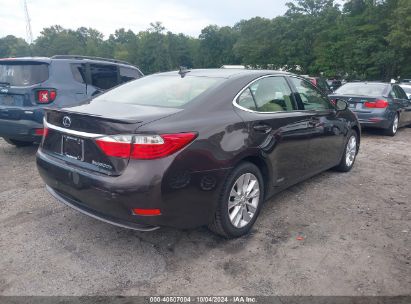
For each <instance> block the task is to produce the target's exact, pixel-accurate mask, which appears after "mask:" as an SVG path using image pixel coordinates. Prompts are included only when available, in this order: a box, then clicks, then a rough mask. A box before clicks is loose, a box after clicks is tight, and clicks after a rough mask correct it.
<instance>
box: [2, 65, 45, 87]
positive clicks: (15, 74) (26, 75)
mask: <svg viewBox="0 0 411 304" xmlns="http://www.w3.org/2000/svg"><path fill="white" fill-rule="evenodd" d="M48 78H49V68H48V64H46V63H35V62H33V63H32V62H30V63H26V62H25V63H17V62H16V63H14V62H13V63H10V62H0V84H7V85H11V86H29V85H33V84H37V83H41V82H43V81H46V80H47V79H48Z"/></svg>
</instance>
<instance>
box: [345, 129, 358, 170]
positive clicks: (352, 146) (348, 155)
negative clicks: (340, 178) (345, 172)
mask: <svg viewBox="0 0 411 304" xmlns="http://www.w3.org/2000/svg"><path fill="white" fill-rule="evenodd" d="M356 153H357V138H356V137H355V136H354V135H352V136H351V137H350V139H349V140H348V143H347V148H346V151H345V162H346V164H347V166H348V167H351V166H352V164H353V163H354V160H355V154H356Z"/></svg>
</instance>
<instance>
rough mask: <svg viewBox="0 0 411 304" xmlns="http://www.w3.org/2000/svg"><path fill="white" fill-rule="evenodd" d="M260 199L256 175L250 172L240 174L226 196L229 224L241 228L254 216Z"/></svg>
mask: <svg viewBox="0 0 411 304" xmlns="http://www.w3.org/2000/svg"><path fill="white" fill-rule="evenodd" d="M259 200H260V185H259V183H258V179H257V177H256V176H255V175H254V174H252V173H245V174H243V175H241V176H240V177H239V178H238V179H237V180H236V182H235V183H234V185H233V187H232V188H231V192H230V195H229V198H228V215H229V218H230V222H231V224H232V225H233V226H234V227H236V228H243V227H244V226H246V225H247V224H248V223H250V221H251V219H252V218H253V217H254V215H255V213H256V211H257V207H258V203H259Z"/></svg>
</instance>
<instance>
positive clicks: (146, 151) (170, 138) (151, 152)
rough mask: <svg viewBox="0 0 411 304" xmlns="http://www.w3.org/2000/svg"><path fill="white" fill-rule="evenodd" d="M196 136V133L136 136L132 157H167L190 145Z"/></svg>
mask: <svg viewBox="0 0 411 304" xmlns="http://www.w3.org/2000/svg"><path fill="white" fill-rule="evenodd" d="M195 137H196V134H195V133H179V134H163V135H161V136H159V135H151V136H144V135H142V136H136V137H135V139H134V140H135V141H134V144H133V148H132V151H131V158H134V159H155V158H162V157H166V156H168V155H171V154H173V153H174V152H176V151H178V150H180V149H182V148H183V147H185V146H186V145H188V144H189V143H190V142H192V141H193V140H194V138H195Z"/></svg>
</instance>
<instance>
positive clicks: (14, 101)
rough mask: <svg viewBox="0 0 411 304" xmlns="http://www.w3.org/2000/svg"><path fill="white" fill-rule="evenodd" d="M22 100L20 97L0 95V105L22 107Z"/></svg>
mask: <svg viewBox="0 0 411 304" xmlns="http://www.w3.org/2000/svg"><path fill="white" fill-rule="evenodd" d="M23 101H24V98H23V96H20V95H3V94H2V95H0V105H2V106H12V107H22V106H23V105H24V104H23Z"/></svg>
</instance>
